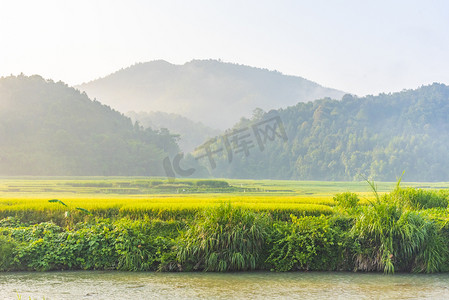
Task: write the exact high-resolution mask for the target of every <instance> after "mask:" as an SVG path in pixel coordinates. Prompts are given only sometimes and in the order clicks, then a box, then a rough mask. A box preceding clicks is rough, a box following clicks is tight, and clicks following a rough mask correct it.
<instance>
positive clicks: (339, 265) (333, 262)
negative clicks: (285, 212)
mask: <svg viewBox="0 0 449 300" xmlns="http://www.w3.org/2000/svg"><path fill="white" fill-rule="evenodd" d="M291 218H292V220H291V222H278V223H275V224H274V228H275V231H274V232H273V234H272V236H271V238H270V244H271V248H270V249H269V253H270V255H269V257H268V259H267V263H268V264H269V265H271V266H272V268H273V269H274V270H277V271H295V270H321V271H322V270H339V269H347V266H345V264H347V263H348V261H347V256H348V254H347V253H346V249H347V247H346V246H347V245H346V244H347V234H346V233H345V232H344V231H342V230H340V228H339V227H338V226H335V225H336V224H335V223H333V222H332V223H331V219H330V218H328V217H325V216H321V217H301V218H297V217H295V216H291ZM333 221H334V222H335V220H333ZM349 256H350V255H349Z"/></svg>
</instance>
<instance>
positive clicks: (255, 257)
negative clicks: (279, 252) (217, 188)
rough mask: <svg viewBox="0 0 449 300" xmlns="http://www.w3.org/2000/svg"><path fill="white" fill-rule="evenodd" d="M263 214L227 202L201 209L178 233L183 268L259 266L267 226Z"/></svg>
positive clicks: (220, 270)
mask: <svg viewBox="0 0 449 300" xmlns="http://www.w3.org/2000/svg"><path fill="white" fill-rule="evenodd" d="M268 223H269V220H268V218H267V217H266V216H265V215H264V214H260V213H259V214H257V213H255V212H253V211H251V210H248V209H244V208H241V207H233V206H231V204H230V203H228V204H221V205H220V206H218V207H216V208H210V209H207V210H204V211H203V212H202V215H201V216H200V217H199V218H198V219H197V220H196V221H195V222H194V223H193V224H192V225H191V226H190V228H189V229H188V230H187V231H186V233H185V234H184V235H183V236H182V237H181V244H180V246H179V248H178V254H177V258H178V261H179V262H180V265H181V268H182V269H187V270H204V271H219V272H223V271H245V270H254V269H256V267H257V266H260V264H259V262H260V261H261V260H262V257H261V256H262V252H263V248H264V245H265V240H266V237H267V234H268V233H267V229H268V228H269V225H268Z"/></svg>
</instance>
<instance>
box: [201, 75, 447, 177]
mask: <svg viewBox="0 0 449 300" xmlns="http://www.w3.org/2000/svg"><path fill="white" fill-rule="evenodd" d="M448 116H449V87H448V86H446V85H443V84H437V83H435V84H432V85H429V86H423V87H421V88H419V89H416V90H405V91H402V92H398V93H392V94H380V95H377V96H366V97H364V98H357V97H354V96H351V95H345V96H344V97H343V99H342V100H341V101H336V100H331V99H321V100H316V101H313V102H308V103H298V104H297V105H295V106H291V107H288V108H285V109H279V110H277V111H275V110H273V111H270V112H268V113H265V114H263V115H261V116H260V117H259V118H253V119H251V120H248V119H246V120H242V121H241V122H239V123H238V124H236V125H235V126H234V129H240V130H241V131H240V132H236V131H227V133H226V134H224V135H222V136H220V137H219V138H218V139H217V140H216V141H215V142H214V143H209V144H205V145H203V148H201V149H199V150H198V151H197V152H196V153H194V156H195V157H196V158H201V159H199V161H200V162H201V163H202V164H203V165H205V166H206V167H208V168H209V170H210V171H211V172H212V174H213V175H214V176H215V177H227V178H255V179H257V178H264V179H300V180H362V179H363V177H365V178H373V179H375V180H382V181H394V180H396V177H397V176H401V174H402V172H403V171H405V173H404V180H406V181H448V180H449V155H448V151H449V117H448ZM264 120H265V121H264ZM269 120H271V121H269ZM277 121H278V125H282V126H277V125H276V122H277ZM261 122H262V123H261ZM263 122H265V123H263ZM270 124H271V125H270ZM267 125H270V128H271V129H273V128H275V129H276V131H275V132H276V135H274V134H273V130H271V131H270V128H268V127H267ZM255 128H260V129H262V130H263V131H258V130H254V129H255ZM282 128H283V129H284V131H285V136H283V135H282V134H281V133H282V132H281V130H280V129H282ZM256 132H258V133H259V135H260V137H261V139H260V140H257V138H256V135H255V133H256ZM267 133H268V134H269V135H267ZM245 134H250V136H246V137H245V136H244V135H245ZM225 140H227V141H228V144H226V143H225V142H224V141H225ZM206 146H207V147H209V150H210V151H209V153H212V154H214V155H213V157H212V161H213V163H214V164H215V166H214V165H213V164H211V160H209V159H208V156H207V155H206V154H205V151H206ZM261 146H262V147H261ZM237 152H239V153H237Z"/></svg>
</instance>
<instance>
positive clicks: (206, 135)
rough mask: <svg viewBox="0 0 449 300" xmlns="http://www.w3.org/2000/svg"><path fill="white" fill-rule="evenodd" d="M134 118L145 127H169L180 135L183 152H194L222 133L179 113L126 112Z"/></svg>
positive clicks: (155, 128) (156, 128)
mask: <svg viewBox="0 0 449 300" xmlns="http://www.w3.org/2000/svg"><path fill="white" fill-rule="evenodd" d="M126 115H127V116H128V117H130V118H131V120H133V122H136V121H137V122H139V123H140V125H142V126H143V127H144V128H148V127H150V128H151V129H153V130H160V129H162V128H167V129H169V130H170V133H172V134H177V135H179V138H178V145H179V148H180V149H181V151H183V152H192V151H193V150H194V149H195V148H196V147H198V146H199V145H201V144H202V143H203V142H204V141H206V140H208V139H210V138H213V137H215V136H217V135H219V134H220V133H221V130H218V129H213V128H210V127H208V126H206V125H204V124H202V123H199V122H193V121H192V120H190V119H187V118H185V117H183V116H180V115H177V114H169V113H164V112H160V111H158V112H138V113H137V112H128V113H127V114H126Z"/></svg>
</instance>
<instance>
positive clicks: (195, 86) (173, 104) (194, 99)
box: [77, 60, 344, 129]
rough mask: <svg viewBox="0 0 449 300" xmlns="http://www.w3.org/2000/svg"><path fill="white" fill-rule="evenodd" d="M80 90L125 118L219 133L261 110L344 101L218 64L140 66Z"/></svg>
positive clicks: (293, 79)
mask: <svg viewBox="0 0 449 300" xmlns="http://www.w3.org/2000/svg"><path fill="white" fill-rule="evenodd" d="M77 88H79V89H80V90H82V91H86V93H87V94H88V95H89V96H90V97H91V98H96V99H97V100H99V101H100V102H101V103H104V104H107V105H109V106H111V107H112V108H115V109H117V110H119V111H122V112H128V111H146V112H150V111H162V112H167V113H175V114H179V115H182V116H184V117H187V118H189V119H191V120H193V121H195V122H202V123H203V124H205V125H207V126H209V127H211V128H217V129H226V128H229V127H231V126H232V125H233V124H235V123H236V122H238V121H239V119H240V118H241V117H242V116H246V117H249V116H251V112H252V111H253V110H254V109H255V108H257V107H258V108H262V109H264V110H269V109H277V108H281V107H286V106H290V105H295V104H296V103H298V102H305V101H311V100H315V99H319V98H324V97H330V98H333V99H340V98H341V97H342V96H343V95H344V93H343V92H341V91H338V90H335V89H330V88H325V87H322V86H320V85H319V84H317V83H314V82H312V81H309V80H306V79H304V78H301V77H297V76H287V75H283V74H281V73H280V72H277V71H269V70H266V69H259V68H254V67H249V66H244V65H238V64H232V63H224V62H221V61H217V60H193V61H191V62H188V63H185V64H184V65H174V64H170V63H168V62H166V61H163V60H157V61H151V62H147V63H138V64H135V65H133V66H131V67H128V68H126V69H122V70H119V71H117V72H115V73H113V74H111V75H108V76H106V77H104V78H100V79H97V80H94V81H91V82H88V83H84V84H81V85H79V86H77Z"/></svg>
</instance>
